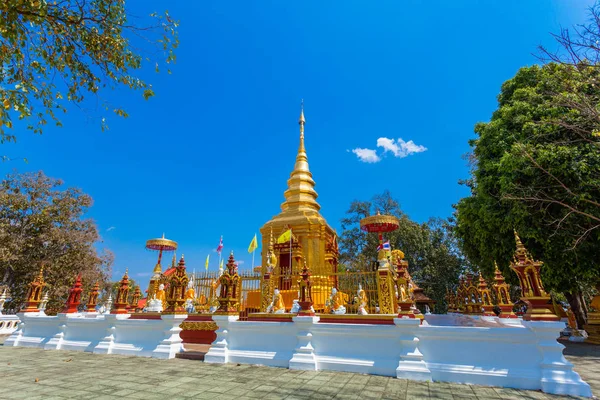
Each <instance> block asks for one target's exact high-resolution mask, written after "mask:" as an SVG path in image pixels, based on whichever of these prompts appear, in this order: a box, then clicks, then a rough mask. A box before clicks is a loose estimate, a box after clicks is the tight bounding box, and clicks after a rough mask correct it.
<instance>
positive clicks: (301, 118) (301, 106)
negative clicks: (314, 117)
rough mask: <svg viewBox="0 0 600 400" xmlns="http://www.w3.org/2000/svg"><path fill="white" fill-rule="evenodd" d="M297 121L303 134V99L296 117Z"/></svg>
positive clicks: (304, 121)
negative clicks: (298, 116)
mask: <svg viewBox="0 0 600 400" xmlns="http://www.w3.org/2000/svg"><path fill="white" fill-rule="evenodd" d="M298 123H299V124H300V134H301V135H304V124H305V123H306V120H305V119H304V99H302V103H300V118H299V119H298Z"/></svg>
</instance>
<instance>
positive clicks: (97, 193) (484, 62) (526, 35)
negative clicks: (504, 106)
mask: <svg viewBox="0 0 600 400" xmlns="http://www.w3.org/2000/svg"><path fill="white" fill-rule="evenodd" d="M168 3H169V4H168V7H169V12H170V14H171V15H172V16H173V17H174V18H176V19H178V20H180V23H181V25H180V30H179V35H180V42H181V44H180V48H179V50H178V52H177V63H176V64H175V65H174V66H173V68H172V71H173V73H172V74H171V75H168V74H165V73H161V74H155V73H154V68H153V65H148V67H147V68H146V70H144V71H143V72H142V73H141V75H142V77H143V78H145V79H147V80H148V81H150V82H151V83H152V84H153V87H154V90H155V92H156V94H157V95H156V97H155V98H153V99H151V100H149V101H144V100H143V99H142V97H141V95H140V94H137V93H130V92H127V91H125V90H119V91H117V92H115V93H112V94H110V95H109V97H110V98H111V99H113V100H114V101H115V102H118V103H119V104H122V105H123V106H124V107H125V108H126V110H127V111H128V113H129V114H130V117H129V118H127V119H124V120H123V119H117V117H111V118H110V120H109V124H110V130H109V131H107V132H101V131H100V128H99V125H98V124H97V123H96V122H94V121H92V120H90V118H89V117H88V116H86V115H83V114H82V113H81V112H79V111H78V110H77V109H72V110H71V111H70V113H69V114H68V115H67V116H66V117H65V118H64V119H63V124H64V128H61V129H59V128H48V129H47V130H46V131H45V133H44V135H43V136H37V135H33V134H32V133H30V132H28V131H26V130H25V129H24V127H23V125H18V124H17V125H16V133H17V135H18V143H17V144H16V145H14V144H10V145H5V146H3V148H2V154H6V155H8V156H11V157H27V158H28V160H29V163H28V164H23V163H21V162H19V161H11V162H7V163H3V164H0V169H1V170H0V172H2V173H3V174H5V173H7V172H10V171H11V170H13V169H15V168H16V169H18V170H20V171H27V170H33V171H35V170H40V169H42V170H44V171H45V172H46V174H48V175H50V176H53V177H56V178H62V179H63V180H64V181H65V183H66V185H69V186H79V187H81V188H83V189H84V191H85V192H87V193H89V194H90V195H91V196H92V197H93V198H94V201H95V202H94V206H93V207H92V209H91V210H90V213H89V215H90V217H92V218H93V219H94V220H96V222H97V223H98V226H99V228H100V231H101V234H102V237H103V243H102V246H105V247H106V248H109V249H111V250H112V251H113V252H114V253H115V257H116V258H115V264H114V266H113V272H114V277H115V278H120V276H121V275H122V273H123V271H124V270H125V268H126V267H128V268H129V271H130V275H131V276H132V277H133V278H135V279H136V280H139V281H141V283H142V284H143V285H146V283H147V280H148V276H149V275H150V273H151V271H152V268H153V266H154V263H155V254H154V253H150V252H148V251H146V250H144V244H145V241H146V240H147V239H150V238H153V237H157V236H160V235H162V233H163V232H164V233H165V234H166V236H167V237H168V238H171V239H173V240H176V241H177V242H179V246H180V250H179V251H178V253H179V254H180V253H181V252H183V253H184V254H185V255H186V260H187V265H188V268H190V269H193V268H196V269H198V270H199V269H202V268H204V260H205V259H206V255H207V254H209V253H210V254H211V258H212V260H211V268H213V269H214V268H217V257H216V253H214V249H215V248H216V246H217V244H218V241H219V236H220V235H223V238H224V243H225V252H226V253H229V251H230V250H232V249H233V250H234V251H235V253H236V258H238V259H240V260H241V261H243V262H244V264H243V265H242V268H243V267H249V266H250V264H251V263H252V258H251V256H250V255H249V254H248V253H247V247H248V244H249V243H250V240H251V239H252V237H253V235H254V233H255V232H258V229H259V228H260V226H261V225H263V224H264V223H265V222H266V221H268V220H269V219H270V218H271V217H272V216H274V215H276V214H277V213H278V212H279V206H280V204H281V202H282V201H283V192H284V190H285V189H286V181H287V179H288V177H289V173H290V172H291V170H292V167H293V163H294V157H295V153H296V150H297V146H298V125H297V119H298V114H299V111H300V101H301V99H304V103H305V115H306V121H307V122H306V147H307V152H308V159H309V163H310V167H311V171H312V173H313V176H314V178H315V180H316V183H317V186H316V190H317V192H318V193H319V199H318V201H319V202H320V204H321V206H322V213H323V215H324V216H325V218H327V220H328V221H329V223H330V224H331V225H332V226H333V227H334V228H336V229H338V231H340V223H339V221H340V218H342V217H343V215H344V213H345V211H346V210H347V208H348V206H349V204H350V202H351V201H352V200H355V199H361V200H362V199H370V198H371V197H372V196H373V195H375V194H378V193H381V192H382V191H383V190H385V189H389V190H390V191H391V192H392V194H393V195H394V196H395V197H396V198H397V199H399V201H400V202H401V206H402V208H403V209H404V211H405V212H407V213H408V214H409V215H410V217H411V218H413V219H415V220H417V221H426V220H427V219H428V218H429V217H432V216H438V217H446V216H449V215H450V214H451V212H452V207H451V206H452V204H453V203H455V202H456V201H458V200H459V199H460V198H461V197H463V196H465V195H467V194H468V191H467V190H466V189H465V188H464V187H461V186H460V185H459V184H458V180H459V179H462V178H466V177H468V169H467V167H466V165H465V161H464V160H463V158H462V155H463V154H465V153H466V152H467V151H468V150H469V147H468V143H467V141H468V140H469V139H470V138H473V137H474V134H473V126H474V124H475V123H477V122H478V121H486V120H488V119H489V118H490V116H491V113H492V112H493V111H494V109H495V107H496V95H497V94H498V92H499V88H500V85H501V84H502V82H504V81H505V80H506V79H509V78H510V77H512V76H513V75H514V74H515V72H516V71H517V69H518V68H519V67H521V66H523V65H530V64H533V63H536V62H537V60H536V58H535V57H534V56H533V55H532V53H534V52H535V51H536V46H537V45H539V44H548V45H551V46H554V44H553V42H552V39H551V37H550V35H549V32H557V31H558V30H559V28H560V26H565V27H566V26H570V25H573V24H575V23H581V22H583V21H584V20H585V11H586V10H585V9H586V7H587V6H589V5H591V3H592V2H591V1H583V0H581V1H577V2H574V1H569V0H563V1H546V0H535V1H534V0H532V1H526V2H523V1H516V0H514V1H460V2H456V1H454V2H448V1H433V2H432V1H428V2H423V1H385V2H384V1H378V2H359V1H344V2H322V1H302V2H282V1H271V2H267V1H264V2H242V1H237V2H222V1H183V0H179V1H169V2H168ZM165 4H166V2H164V1H143V2H142V1H135V2H134V1H131V2H128V7H130V10H131V12H132V13H134V14H138V15H146V14H149V13H150V12H153V11H164V7H165ZM378 144H379V146H378ZM356 149H359V150H356ZM360 149H362V150H360ZM365 149H367V150H370V151H364V150H365ZM425 149H426V150H425ZM353 150H354V152H353ZM358 155H361V156H362V157H363V159H366V160H367V161H371V162H364V160H363V161H361V159H360V158H359V157H358ZM373 161H377V162H373ZM259 251H260V250H259ZM258 259H259V257H257V260H258Z"/></svg>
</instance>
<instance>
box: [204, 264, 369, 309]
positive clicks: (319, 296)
mask: <svg viewBox="0 0 600 400" xmlns="http://www.w3.org/2000/svg"><path fill="white" fill-rule="evenodd" d="M238 274H239V276H240V278H241V282H242V284H241V290H238V296H239V297H238V304H239V306H238V307H239V311H240V319H245V318H246V317H247V315H248V313H253V312H259V311H260V310H261V282H262V277H261V275H260V274H258V273H256V272H254V271H251V270H248V271H239V272H238ZM300 279H301V278H300V275H298V274H294V275H291V274H289V275H287V274H286V275H276V274H275V275H272V276H271V282H272V284H273V288H274V289H280V293H281V294H282V296H283V301H284V304H285V306H286V309H287V310H288V311H289V310H290V309H291V307H292V305H293V301H294V300H296V299H298V281H299V280H300ZM310 279H311V282H312V299H313V303H314V305H313V307H314V309H315V311H316V312H323V311H324V310H325V307H326V304H327V302H328V300H329V298H330V296H331V291H332V289H333V288H336V289H337V290H338V292H340V297H341V300H342V301H341V303H342V305H343V306H344V307H346V313H348V314H353V313H357V312H358V307H359V305H360V300H359V298H358V290H359V287H360V288H362V289H363V290H364V291H365V295H366V297H367V311H368V312H369V313H370V314H374V313H377V312H378V310H377V307H378V295H377V273H376V272H375V271H366V272H364V271H360V272H355V271H352V272H351V271H348V272H335V273H331V274H329V275H312V276H311V278H310ZM194 285H195V290H196V298H197V306H196V310H197V311H198V312H200V313H206V312H209V309H210V307H211V306H215V307H218V301H217V296H218V294H219V272H218V271H204V272H200V273H196V275H195V277H194ZM270 302H271V299H268V302H267V303H270Z"/></svg>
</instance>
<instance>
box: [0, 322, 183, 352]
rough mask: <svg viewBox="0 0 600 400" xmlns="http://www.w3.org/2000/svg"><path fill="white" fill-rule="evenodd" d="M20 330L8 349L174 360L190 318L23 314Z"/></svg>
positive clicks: (10, 340) (12, 336) (12, 337)
mask: <svg viewBox="0 0 600 400" xmlns="http://www.w3.org/2000/svg"><path fill="white" fill-rule="evenodd" d="M18 316H19V318H20V319H21V324H20V326H19V329H18V330H17V331H15V332H14V333H13V334H12V335H11V336H10V337H9V338H8V339H6V341H5V342H4V345H5V346H22V347H38V348H42V349H46V350H77V351H87V352H93V353H99V354H123V355H131V356H140V357H153V358H164V359H168V358H174V357H175V354H177V353H179V352H181V351H183V344H182V340H181V338H180V337H179V332H180V331H181V328H179V325H180V324H181V323H182V322H183V320H185V319H186V318H187V315H185V314H183V315H179V314H177V315H171V314H169V315H161V319H130V316H131V315H130V314H97V313H74V314H58V315H57V316H53V317H49V316H46V315H44V314H41V313H21V314H18Z"/></svg>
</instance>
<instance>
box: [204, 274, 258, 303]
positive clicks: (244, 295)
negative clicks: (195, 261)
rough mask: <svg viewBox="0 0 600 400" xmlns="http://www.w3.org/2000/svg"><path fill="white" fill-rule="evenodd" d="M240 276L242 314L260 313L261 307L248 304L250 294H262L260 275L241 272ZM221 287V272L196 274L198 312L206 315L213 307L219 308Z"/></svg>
mask: <svg viewBox="0 0 600 400" xmlns="http://www.w3.org/2000/svg"><path fill="white" fill-rule="evenodd" d="M238 275H239V276H240V278H241V282H242V285H241V288H239V289H238V291H237V293H238V302H239V303H238V304H239V310H240V312H244V311H245V312H248V311H249V312H256V311H259V309H260V306H258V307H257V306H256V305H255V304H249V303H248V293H253V292H256V291H258V292H260V275H259V274H257V273H255V272H253V271H239V272H238ZM219 287H220V284H219V271H203V272H200V273H196V275H195V277H194V289H195V290H196V299H197V300H196V311H198V312H201V313H205V312H208V311H209V309H210V307H211V306H215V307H218V302H217V297H218V296H219ZM250 297H252V295H250ZM250 300H252V299H250ZM259 302H260V299H259Z"/></svg>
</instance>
